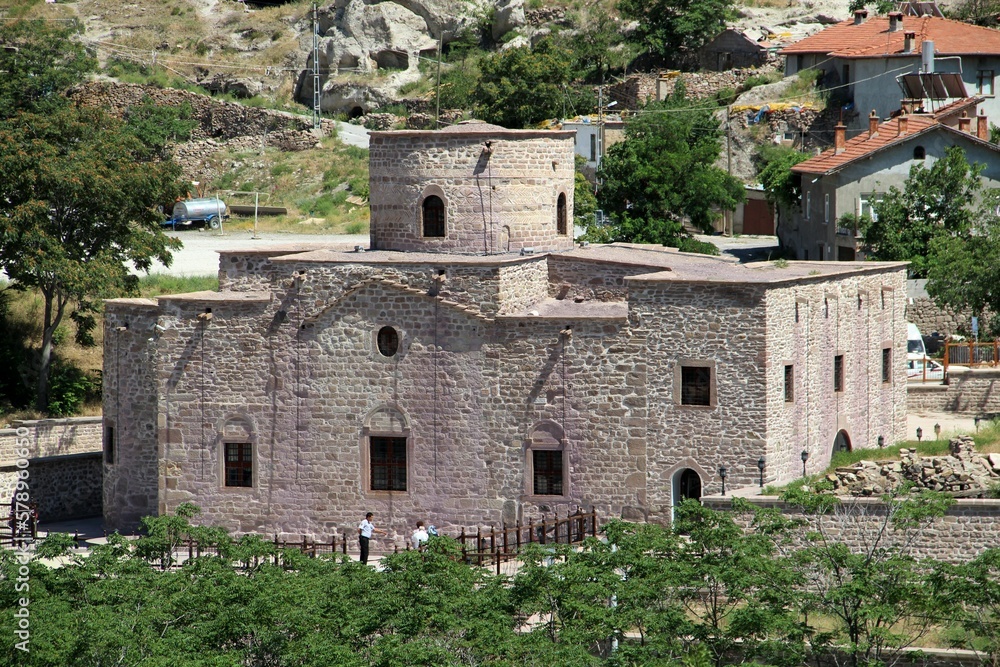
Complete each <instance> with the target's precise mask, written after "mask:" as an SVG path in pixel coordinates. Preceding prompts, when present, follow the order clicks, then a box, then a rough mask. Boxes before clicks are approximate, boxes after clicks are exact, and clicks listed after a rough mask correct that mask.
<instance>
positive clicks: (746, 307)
mask: <svg viewBox="0 0 1000 667" xmlns="http://www.w3.org/2000/svg"><path fill="white" fill-rule="evenodd" d="M763 297H764V290H763V288H762V287H760V286H758V285H733V284H719V285H711V284H691V283H679V284H678V283H672V282H669V281H648V282H647V281H644V280H640V279H636V278H633V279H631V280H630V281H629V320H630V321H631V322H633V323H636V324H635V328H634V331H635V333H636V334H638V335H641V336H643V337H644V338H645V354H644V355H643V356H644V359H643V361H644V363H645V365H646V367H647V368H648V369H650V371H649V372H650V373H652V369H656V370H655V375H656V380H655V381H652V382H650V383H649V384H648V386H647V397H646V402H647V404H648V408H647V410H648V412H646V414H645V415H644V416H645V420H646V421H647V423H648V432H647V435H646V451H647V459H648V462H647V471H646V472H647V474H646V486H647V496H648V503H649V510H650V514H651V516H650V518H652V519H656V520H663V521H666V520H669V516H670V511H671V510H670V508H671V506H672V504H673V498H672V495H671V494H672V484H673V477H674V475H675V473H677V472H678V471H680V470H683V469H687V468H689V469H692V470H695V472H697V473H698V475H699V477H701V480H702V482H701V483H702V492H703V493H710V492H713V491H715V490H716V489H717V488H718V483H719V480H718V476H717V475H716V474H715V471H716V470H717V469H718V467H719V466H721V465H725V466H727V468H728V469H729V471H730V472H729V475H730V480H731V483H733V484H740V483H750V481H752V479H753V475H755V474H756V467H755V462H756V461H757V458H758V457H759V456H760V455H762V454H763V453H764V447H765V442H764V439H763V436H764V429H765V427H766V423H765V412H764V409H765V393H764V384H763V376H762V374H761V372H760V367H761V364H762V362H763V359H762V358H761V356H760V355H761V353H762V352H763V350H764V348H765V344H766V341H765V310H764V299H763ZM623 362H624V359H623ZM697 364H708V365H710V366H711V367H712V368H713V371H712V378H713V382H714V384H715V385H716V387H717V396H716V399H715V400H714V401H713V403H712V405H711V406H704V407H703V406H695V405H681V404H680V395H679V393H680V374H681V367H682V366H691V365H697Z"/></svg>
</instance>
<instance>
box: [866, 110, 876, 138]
mask: <svg viewBox="0 0 1000 667" xmlns="http://www.w3.org/2000/svg"><path fill="white" fill-rule="evenodd" d="M877 136H878V114H876V113H875V109H872V112H871V115H870V116H868V138H869V139H871V138H872V137H877Z"/></svg>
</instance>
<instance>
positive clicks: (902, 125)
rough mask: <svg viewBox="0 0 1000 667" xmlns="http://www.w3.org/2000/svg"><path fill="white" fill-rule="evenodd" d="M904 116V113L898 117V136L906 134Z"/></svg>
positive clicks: (905, 119)
mask: <svg viewBox="0 0 1000 667" xmlns="http://www.w3.org/2000/svg"><path fill="white" fill-rule="evenodd" d="M906 121H907V118H906V114H905V113H904V114H903V115H901V116H900V117H899V136H903V135H904V134H906Z"/></svg>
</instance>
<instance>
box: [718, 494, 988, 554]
mask: <svg viewBox="0 0 1000 667" xmlns="http://www.w3.org/2000/svg"><path fill="white" fill-rule="evenodd" d="M746 499H747V500H749V501H750V502H751V503H753V504H754V505H755V506H757V507H776V508H778V509H780V510H781V511H782V514H784V515H786V516H787V517H789V518H793V519H802V520H804V521H805V522H806V525H805V526H804V527H803V528H801V529H800V530H799V531H797V532H796V533H795V537H794V538H793V540H792V542H791V544H789V545H787V548H791V549H794V548H798V547H802V546H805V544H806V542H807V538H806V535H807V533H808V532H809V531H818V530H822V531H823V532H824V533H825V534H827V535H830V536H834V539H836V541H837V542H839V543H843V544H845V545H847V546H848V547H849V548H851V550H852V551H856V552H857V551H861V550H864V549H867V548H870V547H871V544H872V540H873V539H874V537H875V536H876V535H878V533H879V528H880V526H881V525H882V524H883V523H884V521H885V513H886V511H887V507H886V504H885V502H883V501H882V500H881V499H878V498H844V499H841V501H842V502H841V505H840V507H839V508H838V509H837V510H836V511H835V512H834V513H832V514H825V515H820V516H814V515H807V514H803V513H802V511H801V510H800V509H798V508H796V507H791V506H789V505H787V504H785V503H783V502H782V501H780V500H779V499H778V498H775V497H767V496H753V497H749V498H746ZM702 502H703V504H704V505H705V506H706V507H710V508H712V509H716V510H727V509H730V508H731V507H732V505H731V503H732V500H731V498H727V497H721V496H714V497H710V498H702ZM880 539H881V540H882V542H881V546H886V547H890V546H901V543H902V539H903V534H902V533H899V532H896V531H892V530H889V531H887V532H886V533H885V534H884V535H883V536H881V538H880ZM998 541H1000V500H987V499H959V500H956V501H955V504H954V505H953V506H952V507H951V508H950V509H949V510H948V511H947V513H946V514H945V515H944V516H943V517H941V518H938V519H935V520H933V521H932V522H931V523H930V524H929V525H928V526H927V527H925V528H924V529H923V530H922V531H921V533H920V535H919V537H918V538H916V539H912V536H911V541H910V546H909V553H910V554H911V555H912V556H914V557H915V558H918V559H920V558H935V559H938V560H943V561H948V562H953V563H961V562H965V561H969V560H972V559H973V558H975V557H976V556H978V555H979V554H980V553H982V552H983V551H985V550H986V549H992V548H995V547H996V545H997V543H998Z"/></svg>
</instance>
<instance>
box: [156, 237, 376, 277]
mask: <svg viewBox="0 0 1000 667" xmlns="http://www.w3.org/2000/svg"><path fill="white" fill-rule="evenodd" d="M167 234H168V236H174V237H176V238H179V239H180V240H181V241H182V242H183V243H184V247H183V248H181V249H180V250H179V251H178V252H175V253H174V261H173V263H171V265H170V267H169V268H168V267H165V266H163V265H162V264H160V263H159V262H157V263H155V264H154V266H153V268H152V270H151V271H150V273H165V274H167V275H171V276H210V275H215V273H216V272H217V271H218V270H219V253H218V251H219V250H228V249H235V248H256V247H266V246H269V245H288V244H293V245H305V246H315V247H318V248H321V247H324V246H329V245H345V244H346V245H348V246H351V247H353V246H356V245H362V246H364V247H366V248H367V247H368V240H369V239H368V235H367V234H350V235H349V234H278V233H273V232H272V233H261V234H260V235H259V238H257V239H253V238H251V237H250V234H249V233H248V232H245V231H244V232H234V233H232V234H230V233H226V234H225V235H219V234H218V233H217V232H212V231H199V230H196V229H192V230H185V231H183V232H167Z"/></svg>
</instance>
